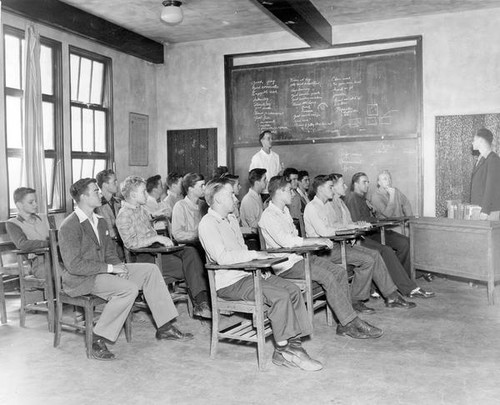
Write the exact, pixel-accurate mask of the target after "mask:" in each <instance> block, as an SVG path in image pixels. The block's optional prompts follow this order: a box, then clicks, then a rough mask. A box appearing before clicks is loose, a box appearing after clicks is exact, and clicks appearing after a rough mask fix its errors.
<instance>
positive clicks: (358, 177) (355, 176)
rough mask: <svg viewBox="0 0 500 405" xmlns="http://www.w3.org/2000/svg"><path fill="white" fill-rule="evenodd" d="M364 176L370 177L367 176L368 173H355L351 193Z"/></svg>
mask: <svg viewBox="0 0 500 405" xmlns="http://www.w3.org/2000/svg"><path fill="white" fill-rule="evenodd" d="M363 176H364V177H368V176H367V175H366V173H364V172H357V173H354V175H353V176H352V180H351V191H354V185H355V184H356V183H358V182H359V179H360V178H361V177H363Z"/></svg>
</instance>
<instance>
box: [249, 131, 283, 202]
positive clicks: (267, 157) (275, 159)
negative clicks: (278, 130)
mask: <svg viewBox="0 0 500 405" xmlns="http://www.w3.org/2000/svg"><path fill="white" fill-rule="evenodd" d="M259 142H260V144H261V145H262V149H261V150H260V151H258V152H257V153H256V154H255V155H253V156H252V160H251V162H250V168H249V169H248V171H250V170H252V169H259V168H260V169H266V176H267V179H268V180H270V179H271V178H272V177H274V176H277V175H278V174H279V172H280V171H281V166H280V157H279V155H278V154H277V153H274V152H273V151H272V150H271V148H272V147H273V136H272V134H271V132H270V131H263V132H262V133H261V134H260V135H259ZM261 196H262V201H265V200H267V199H268V198H269V191H268V190H267V184H266V188H265V190H264V191H263V192H262V193H261Z"/></svg>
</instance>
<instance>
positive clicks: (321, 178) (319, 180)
mask: <svg viewBox="0 0 500 405" xmlns="http://www.w3.org/2000/svg"><path fill="white" fill-rule="evenodd" d="M331 180H332V178H331V177H330V175H327V174H319V175H317V176H316V177H315V178H314V180H313V184H312V187H311V188H312V192H313V193H314V194H317V192H318V187H321V186H322V185H323V184H325V183H326V182H327V181H331Z"/></svg>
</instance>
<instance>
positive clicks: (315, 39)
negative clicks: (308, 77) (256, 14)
mask: <svg viewBox="0 0 500 405" xmlns="http://www.w3.org/2000/svg"><path fill="white" fill-rule="evenodd" d="M252 1H253V2H254V3H256V4H257V5H259V6H260V7H261V8H262V9H264V10H265V11H266V12H267V14H270V15H271V16H272V17H274V19H277V20H278V22H279V23H280V25H282V26H284V27H286V29H287V30H290V31H292V33H294V34H295V35H297V36H298V37H299V38H301V39H302V40H303V41H305V42H306V43H307V44H309V45H310V46H311V47H312V48H328V47H330V46H332V26H331V25H330V23H329V22H328V21H327V20H326V19H325V17H323V15H322V14H321V13H320V12H319V11H318V9H317V8H316V6H315V5H314V4H313V3H312V2H311V1H310V0H252Z"/></svg>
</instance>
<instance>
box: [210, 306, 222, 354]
mask: <svg viewBox="0 0 500 405" xmlns="http://www.w3.org/2000/svg"><path fill="white" fill-rule="evenodd" d="M219 320H220V314H219V310H218V309H217V308H212V342H211V343H210V358H211V359H215V354H216V353H217V344H218V343H219Z"/></svg>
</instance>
